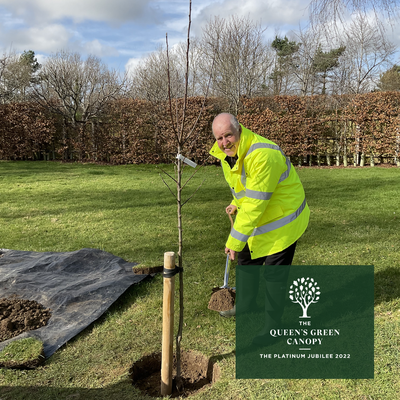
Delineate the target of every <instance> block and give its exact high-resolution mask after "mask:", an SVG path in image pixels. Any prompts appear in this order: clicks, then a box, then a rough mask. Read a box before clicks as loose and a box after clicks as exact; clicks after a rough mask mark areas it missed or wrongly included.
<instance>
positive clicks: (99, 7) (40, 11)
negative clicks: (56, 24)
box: [0, 0, 156, 23]
mask: <svg viewBox="0 0 400 400" xmlns="http://www.w3.org/2000/svg"><path fill="white" fill-rule="evenodd" d="M149 3H150V0H130V1H127V0H112V1H110V0H0V5H2V6H4V7H5V8H6V9H7V10H10V11H11V12H12V13H13V15H14V16H18V17H21V18H24V20H25V22H26V23H29V21H41V22H45V21H48V22H49V21H57V20H61V19H64V18H70V19H72V20H73V21H74V22H83V21H85V20H92V21H108V22H111V23H122V22H126V21H132V20H136V21H137V20H141V19H143V18H144V17H151V13H150V12H149V11H150V7H149ZM152 12H153V13H154V14H156V12H155V10H154V9H153V10H152Z"/></svg>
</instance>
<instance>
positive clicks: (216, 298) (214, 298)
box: [208, 288, 236, 311]
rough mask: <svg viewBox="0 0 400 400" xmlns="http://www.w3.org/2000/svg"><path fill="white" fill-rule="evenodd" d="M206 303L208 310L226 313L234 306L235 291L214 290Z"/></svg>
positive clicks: (226, 289) (227, 289)
mask: <svg viewBox="0 0 400 400" xmlns="http://www.w3.org/2000/svg"><path fill="white" fill-rule="evenodd" d="M212 291H213V294H212V295H211V298H210V301H209V303H208V308H209V309H210V310H213V311H227V310H230V309H232V308H233V306H234V304H235V297H236V291H235V290H233V289H231V288H225V289H221V288H214V289H213V290H212Z"/></svg>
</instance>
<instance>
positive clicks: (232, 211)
mask: <svg viewBox="0 0 400 400" xmlns="http://www.w3.org/2000/svg"><path fill="white" fill-rule="evenodd" d="M225 211H226V213H227V214H229V215H234V214H236V213H237V207H236V206H234V205H233V204H229V206H228V207H226V209H225Z"/></svg>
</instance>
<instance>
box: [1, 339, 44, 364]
mask: <svg viewBox="0 0 400 400" xmlns="http://www.w3.org/2000/svg"><path fill="white" fill-rule="evenodd" d="M43 358H44V356H43V343H42V342H41V341H40V340H37V339H34V338H27V339H21V340H16V341H14V342H11V343H10V344H9V345H8V346H6V347H5V348H4V349H3V351H1V352H0V365H3V366H12V367H13V368H15V367H23V366H29V365H32V364H33V365H35V364H36V363H41V361H43Z"/></svg>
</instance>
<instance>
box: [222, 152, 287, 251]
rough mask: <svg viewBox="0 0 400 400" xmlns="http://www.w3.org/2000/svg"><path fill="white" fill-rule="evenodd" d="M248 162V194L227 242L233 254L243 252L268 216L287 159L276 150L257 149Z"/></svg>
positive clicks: (246, 163)
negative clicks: (255, 231)
mask: <svg viewBox="0 0 400 400" xmlns="http://www.w3.org/2000/svg"><path fill="white" fill-rule="evenodd" d="M248 158H249V160H247V159H246V160H245V170H246V195H245V197H244V198H243V201H242V204H241V206H240V208H239V210H238V214H237V216H236V220H235V224H234V226H233V228H232V230H231V232H230V235H229V238H228V240H227V242H226V247H227V248H229V249H232V250H234V251H241V250H243V248H244V246H245V244H246V242H247V240H248V238H249V237H250V236H251V234H252V233H253V230H254V228H255V227H256V226H257V224H258V222H259V220H260V218H261V217H262V216H263V215H264V213H268V203H269V200H270V198H271V197H272V195H273V193H274V190H275V188H276V186H277V184H278V182H279V179H280V176H281V175H282V174H283V172H285V170H286V169H287V166H286V162H285V158H284V156H283V155H282V154H281V153H280V152H279V151H276V150H272V151H271V150H268V149H264V150H258V151H254V152H253V153H251V154H250V155H249V156H248Z"/></svg>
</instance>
